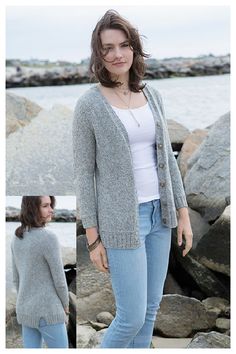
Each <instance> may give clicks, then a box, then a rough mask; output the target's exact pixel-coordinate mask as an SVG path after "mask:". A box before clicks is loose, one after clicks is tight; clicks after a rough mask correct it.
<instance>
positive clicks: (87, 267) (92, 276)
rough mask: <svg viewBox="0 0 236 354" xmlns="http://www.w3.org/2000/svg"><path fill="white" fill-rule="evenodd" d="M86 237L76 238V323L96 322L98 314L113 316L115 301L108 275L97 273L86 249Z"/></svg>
mask: <svg viewBox="0 0 236 354" xmlns="http://www.w3.org/2000/svg"><path fill="white" fill-rule="evenodd" d="M85 241H86V236H85V235H80V236H79V237H77V250H78V252H77V266H78V271H79V276H78V277H77V321H79V322H81V321H88V320H90V321H97V315H98V314H99V313H100V312H103V311H107V312H110V313H111V314H112V315H115V299H114V295H113V291H112V287H111V282H110V275H109V273H103V272H100V271H98V270H97V269H96V268H95V266H94V265H93V264H92V262H91V260H90V258H89V253H88V250H87V248H86V242H85Z"/></svg>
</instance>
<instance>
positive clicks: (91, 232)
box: [86, 227, 98, 245]
mask: <svg viewBox="0 0 236 354" xmlns="http://www.w3.org/2000/svg"><path fill="white" fill-rule="evenodd" d="M86 237H87V243H88V244H89V245H90V244H91V243H93V242H94V241H95V240H96V239H97V237H98V231H97V228H96V227H90V228H88V229H86Z"/></svg>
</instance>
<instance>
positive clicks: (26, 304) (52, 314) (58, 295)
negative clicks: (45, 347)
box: [11, 227, 69, 328]
mask: <svg viewBox="0 0 236 354" xmlns="http://www.w3.org/2000/svg"><path fill="white" fill-rule="evenodd" d="M11 251H12V269H13V282H14V284H15V286H16V289H17V301H16V315H17V321H18V323H20V324H23V325H26V326H29V327H34V328H38V324H39V320H40V318H41V317H43V318H44V319H45V320H46V322H47V323H48V324H55V323H60V322H65V320H66V315H65V311H64V308H65V307H68V305H69V297H68V288H67V283H66V278H65V273H64V268H63V263H62V258H61V251H60V245H59V242H58V240H57V237H56V235H55V234H54V233H52V232H51V231H49V230H47V229H45V228H41V227H40V228H33V229H31V230H30V231H25V232H24V235H23V239H19V238H18V237H16V236H14V237H13V240H12V243H11Z"/></svg>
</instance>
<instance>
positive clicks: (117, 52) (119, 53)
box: [115, 48, 122, 58]
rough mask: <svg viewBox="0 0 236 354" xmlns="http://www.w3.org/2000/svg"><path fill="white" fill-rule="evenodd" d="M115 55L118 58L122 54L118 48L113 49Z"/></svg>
mask: <svg viewBox="0 0 236 354" xmlns="http://www.w3.org/2000/svg"><path fill="white" fill-rule="evenodd" d="M115 56H116V58H120V57H122V54H121V51H120V48H116V49H115Z"/></svg>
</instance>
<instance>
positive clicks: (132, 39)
mask: <svg viewBox="0 0 236 354" xmlns="http://www.w3.org/2000/svg"><path fill="white" fill-rule="evenodd" d="M105 29H118V30H121V31H123V32H124V33H125V34H126V36H127V38H128V40H129V46H130V47H131V48H132V50H133V54H134V56H133V63H132V66H131V68H130V71H129V88H130V90H131V91H133V92H139V91H140V90H142V89H143V88H144V86H145V85H144V84H140V82H141V80H142V79H143V77H144V74H145V70H146V65H145V63H144V58H148V57H149V56H150V55H149V54H146V53H144V51H143V48H142V43H141V38H140V37H141V35H139V33H138V30H137V29H136V28H134V27H133V26H132V25H131V24H130V22H129V21H128V20H126V19H125V18H123V17H121V16H120V14H119V13H118V12H117V11H115V10H108V11H107V12H106V13H105V14H104V16H103V17H102V18H101V19H100V20H99V22H98V23H97V25H96V27H95V29H94V30H93V33H92V39H91V51H92V54H91V58H90V64H89V70H90V75H91V78H95V79H97V80H98V81H99V82H100V83H101V84H102V85H103V86H106V87H117V86H120V85H121V82H119V81H112V80H111V77H110V73H109V72H108V70H107V69H106V68H105V66H104V64H103V61H102V59H103V57H104V56H105V55H106V53H105V55H104V53H103V52H102V42H101V37H100V34H101V32H102V31H103V30H105Z"/></svg>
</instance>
